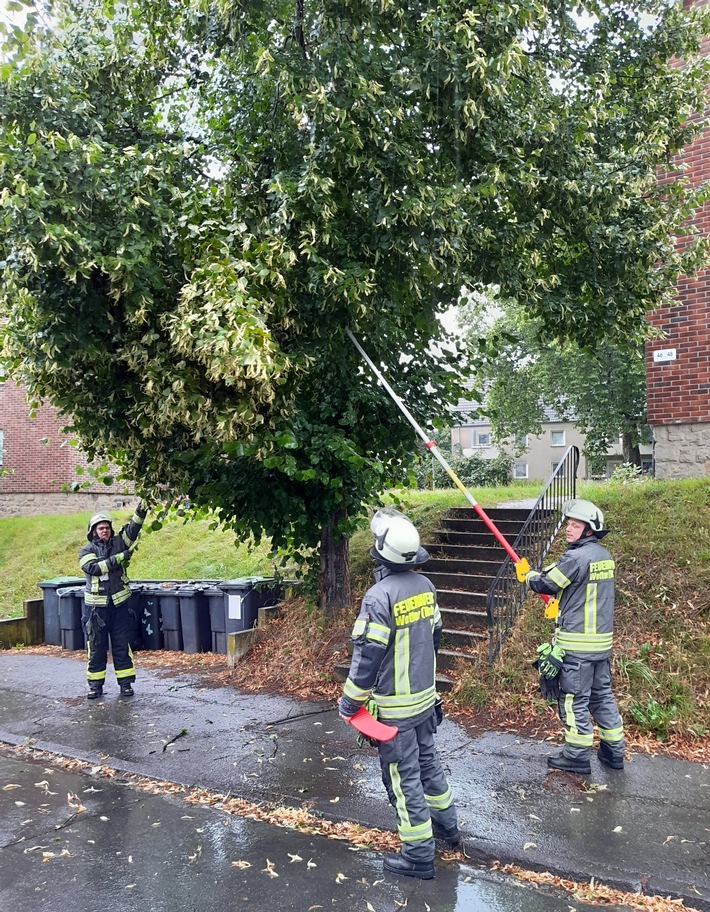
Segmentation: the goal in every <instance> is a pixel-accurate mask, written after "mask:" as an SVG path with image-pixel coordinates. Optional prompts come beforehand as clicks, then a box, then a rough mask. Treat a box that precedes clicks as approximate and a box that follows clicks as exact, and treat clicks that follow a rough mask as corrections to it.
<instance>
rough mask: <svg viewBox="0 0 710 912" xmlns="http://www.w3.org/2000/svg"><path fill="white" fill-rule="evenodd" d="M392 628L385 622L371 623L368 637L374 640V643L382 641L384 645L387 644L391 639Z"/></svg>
mask: <svg viewBox="0 0 710 912" xmlns="http://www.w3.org/2000/svg"><path fill="white" fill-rule="evenodd" d="M390 633H391V631H390V629H389V627H385V625H384V624H372V623H371V624H370V626H369V628H368V630H367V639H368V640H372V641H373V642H374V643H382V645H383V646H386V645H387V644H388V643H389V641H390Z"/></svg>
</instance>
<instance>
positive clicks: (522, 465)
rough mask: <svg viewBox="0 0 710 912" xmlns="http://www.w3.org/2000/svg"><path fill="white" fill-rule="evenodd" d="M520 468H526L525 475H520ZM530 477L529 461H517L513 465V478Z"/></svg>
mask: <svg viewBox="0 0 710 912" xmlns="http://www.w3.org/2000/svg"><path fill="white" fill-rule="evenodd" d="M518 469H525V474H524V475H518ZM527 477H528V464H527V462H516V463H515V465H514V466H513V478H516V479H522V478H527Z"/></svg>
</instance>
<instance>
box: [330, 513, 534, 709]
mask: <svg viewBox="0 0 710 912" xmlns="http://www.w3.org/2000/svg"><path fill="white" fill-rule="evenodd" d="M486 513H487V515H488V516H490V518H491V519H492V520H493V522H494V523H495V525H496V527H497V528H498V529H499V530H500V532H501V533H502V534H503V535H504V536H505V538H506V539H507V540H508V541H509V542H510V543H511V544H512V543H513V542H514V541H515V538H516V536H517V534H518V532H519V531H520V529H521V528H522V526H523V523H524V522H525V520H526V519H527V518H528V515H529V510H526V509H518V508H516V507H497V508H492V509H488V510H486ZM423 544H424V547H425V548H426V549H427V551H428V552H429V553H430V554H431V560H429V561H427V563H426V564H425V565H424V568H423V570H422V572H423V573H424V574H425V575H426V576H428V577H429V579H430V580H431V581H432V583H434V585H435V586H436V588H437V592H438V599H439V610H440V611H441V617H442V620H443V624H444V628H443V632H442V641H441V647H440V649H439V656H438V663H437V667H438V671H439V673H438V675H437V687H438V689H439V690H440V691H444V690H447V689H449V687H450V686H451V680H450V679H449V678H447V677H446V675H445V672H446V670H448V669H451V668H454V667H455V666H456V665H457V664H458V663H459V662H461V661H462V662H469V663H473V661H474V655H475V653H476V650H477V647H478V646H479V644H480V643H481V642H487V641H488V617H487V614H486V595H487V593H488V588H489V586H490V585H491V583H492V582H493V580H494V579H495V577H496V574H497V573H498V570H499V569H500V566H501V564H502V563H503V560H504V559H505V556H506V554H505V551H504V550H503V547H502V546H501V545H500V544H499V543H498V542H497V541H496V539H495V538H494V536H493V534H492V533H491V532H489V531H488V529H487V528H486V526H485V525H484V523H483V520H481V519H479V518H478V516H477V515H476V513H475V512H474V510H473V508H472V507H455V508H453V509H451V510H449V512H448V513H447V514H446V516H445V517H444V518H443V519H442V522H441V528H440V529H438V530H437V531H436V532H435V533H434V539H433V541H431V542H426V543H423ZM348 670H349V664H343V665H339V666H336V668H335V669H334V672H335V677H336V679H337V680H342V681H344V680H345V678H346V677H347V674H348Z"/></svg>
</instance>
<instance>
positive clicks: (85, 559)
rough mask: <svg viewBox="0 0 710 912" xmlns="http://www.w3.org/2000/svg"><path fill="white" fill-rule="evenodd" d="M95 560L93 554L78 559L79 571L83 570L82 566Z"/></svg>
mask: <svg viewBox="0 0 710 912" xmlns="http://www.w3.org/2000/svg"><path fill="white" fill-rule="evenodd" d="M95 560H96V555H95V554H85V555H84V556H83V557H82V558H80V560H79V566H80V567H81V569H82V570H83V569H84V564H88V563H90V562H91V561H95Z"/></svg>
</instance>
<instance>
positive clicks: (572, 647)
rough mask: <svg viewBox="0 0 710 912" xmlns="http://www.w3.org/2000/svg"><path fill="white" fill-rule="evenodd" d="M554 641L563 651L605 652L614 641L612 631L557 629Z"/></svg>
mask: <svg viewBox="0 0 710 912" xmlns="http://www.w3.org/2000/svg"><path fill="white" fill-rule="evenodd" d="M555 642H556V643H557V645H558V646H560V647H561V648H562V649H564V651H565V652H607V651H608V650H610V649H611V647H612V644H613V642H614V634H613V633H573V632H570V631H569V630H558V631H557V633H556V634H555Z"/></svg>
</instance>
